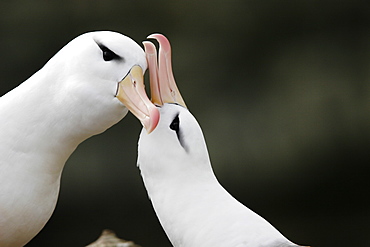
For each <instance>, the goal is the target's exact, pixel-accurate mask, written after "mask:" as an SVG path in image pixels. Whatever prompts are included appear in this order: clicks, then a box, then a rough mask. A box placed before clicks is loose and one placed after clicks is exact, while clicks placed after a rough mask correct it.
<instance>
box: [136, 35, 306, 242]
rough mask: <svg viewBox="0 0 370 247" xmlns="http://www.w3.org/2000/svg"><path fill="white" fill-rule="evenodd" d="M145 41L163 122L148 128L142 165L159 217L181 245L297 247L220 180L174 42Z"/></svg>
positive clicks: (141, 147) (140, 154)
mask: <svg viewBox="0 0 370 247" xmlns="http://www.w3.org/2000/svg"><path fill="white" fill-rule="evenodd" d="M148 38H154V39H157V40H158V42H159V45H160V50H159V58H158V60H159V61H158V63H159V67H158V66H157V61H156V60H157V58H156V48H155V46H154V44H153V43H151V42H149V41H146V42H144V47H145V51H146V53H147V59H148V66H149V73H150V85H151V94H152V101H153V103H154V104H156V105H157V106H158V107H159V111H160V120H159V123H158V126H157V127H156V128H155V129H154V131H153V132H152V133H150V134H148V133H147V132H146V131H142V132H141V134H140V139H139V145H138V162H137V164H138V167H139V169H140V171H141V176H142V178H143V181H144V185H145V187H146V190H147V192H148V195H149V198H150V200H151V202H152V205H153V208H154V210H155V212H156V214H157V217H158V219H159V221H160V223H161V225H162V227H163V229H164V231H165V232H166V234H167V236H168V238H169V240H170V241H171V243H172V245H173V246H175V247H194V246H202V247H214V246H222V247H297V246H299V245H296V244H294V243H292V242H291V241H289V240H288V239H287V238H285V237H284V236H283V235H282V234H281V233H280V232H279V231H278V230H277V229H276V228H274V227H273V226H272V225H271V224H270V223H269V222H267V221H266V220H265V219H264V218H262V217H261V216H259V215H258V214H256V213H254V212H253V211H252V210H250V209H249V208H247V207H246V206H244V205H243V204H241V203H240V202H239V201H237V200H236V199H235V198H234V197H233V196H231V195H230V194H229V193H228V192H227V191H226V190H225V189H224V188H223V187H222V185H220V183H219V182H218V180H217V178H216V176H215V174H214V172H213V170H212V166H211V162H210V158H209V155H208V151H207V146H206V142H205V140H204V137H203V134H202V130H201V127H200V126H199V124H198V122H197V120H196V119H195V118H194V116H193V115H192V114H191V113H190V112H189V110H188V109H187V108H186V105H185V103H184V101H183V98H182V97H181V95H180V92H179V91H178V88H177V87H176V84H175V80H174V77H173V73H172V68H171V60H170V59H171V49H170V44H169V41H168V40H167V39H166V38H165V37H164V36H163V35H160V34H154V35H150V36H149V37H148Z"/></svg>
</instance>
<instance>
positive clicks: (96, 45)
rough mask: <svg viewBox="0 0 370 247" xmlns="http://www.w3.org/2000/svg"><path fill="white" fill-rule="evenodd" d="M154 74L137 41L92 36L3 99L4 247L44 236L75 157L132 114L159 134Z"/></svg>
mask: <svg viewBox="0 0 370 247" xmlns="http://www.w3.org/2000/svg"><path fill="white" fill-rule="evenodd" d="M146 67H147V63H146V58H145V53H144V51H143V50H142V48H141V47H140V46H139V45H138V44H136V43H135V42H134V41H133V40H131V39H130V38H128V37H126V36H124V35H121V34H118V33H114V32H108V31H103V32H92V33H86V34H83V35H81V36H79V37H77V38H76V39H74V40H72V41H71V42H70V43H68V44H67V45H66V46H65V47H63V48H62V49H61V50H60V51H59V52H58V53H57V54H56V55H55V56H54V57H52V58H51V59H50V60H49V61H48V62H47V63H46V64H45V66H44V67H43V68H42V69H40V70H39V71H38V72H36V73H35V74H34V75H33V76H32V77H30V78H29V79H28V80H26V81H25V82H23V83H22V84H20V85H19V86H18V87H17V88H15V89H13V90H12V91H10V92H9V93H7V94H5V95H4V96H2V97H1V98H0V246H2V247H6V246H12V247H14V246H23V245H25V244H26V243H27V242H28V241H29V240H30V239H32V238H33V237H34V236H35V235H36V234H37V233H38V232H39V231H40V230H41V229H42V228H43V226H44V225H45V223H46V222H47V221H48V219H49V218H50V216H51V214H52V212H53V210H54V208H55V205H56V202H57V198H58V193H59V184H60V176H61V173H62V170H63V167H64V164H65V162H66V160H67V159H68V157H69V156H70V155H71V153H72V152H73V151H74V150H75V149H76V147H77V146H78V144H80V143H81V142H82V141H84V140H85V139H87V138H89V137H91V136H92V135H96V134H99V133H101V132H103V131H105V130H106V129H107V128H109V127H111V126H112V125H114V124H115V123H117V122H118V121H120V120H121V119H122V118H123V117H124V116H125V115H126V114H127V111H128V110H127V108H126V106H127V107H129V108H130V110H132V111H133V112H134V114H135V115H136V116H137V117H138V118H139V119H140V120H141V121H142V123H143V125H144V126H146V127H147V128H148V130H149V131H151V130H152V129H153V128H154V127H155V125H156V123H157V121H158V111H157V110H156V109H154V108H155V107H154V105H152V104H151V103H150V101H149V99H147V98H146V94H145V93H143V92H144V89H143V87H144V86H143V73H144V71H145V70H146ZM124 104H125V105H124Z"/></svg>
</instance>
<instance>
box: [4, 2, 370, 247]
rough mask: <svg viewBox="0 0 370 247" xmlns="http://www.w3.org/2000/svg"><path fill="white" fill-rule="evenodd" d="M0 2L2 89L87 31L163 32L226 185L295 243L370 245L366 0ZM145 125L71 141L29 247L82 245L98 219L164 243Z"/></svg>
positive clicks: (148, 241)
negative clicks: (148, 169) (146, 167)
mask: <svg viewBox="0 0 370 247" xmlns="http://www.w3.org/2000/svg"><path fill="white" fill-rule="evenodd" d="M0 13H1V14H0V31H1V38H0V53H1V60H0V62H1V64H0V70H1V74H0V79H1V84H0V93H1V95H2V94H4V93H6V92H7V91H9V90H11V89H12V88H14V87H16V86H17V85H18V84H20V83H21V82H22V81H24V80H25V79H27V78H28V77H29V76H31V75H32V74H33V73H34V72H36V71H37V70H38V69H39V68H41V67H42V66H43V64H44V63H45V62H46V61H47V60H48V59H49V58H50V57H51V56H53V55H54V54H55V53H56V52H57V51H58V50H59V49H60V48H61V47H62V46H63V45H65V44H66V43H67V42H69V41H70V40H71V39H73V38H74V37H76V36H78V35H80V34H82V33H84V32H88V31H93V30H114V31H118V32H121V33H123V34H126V35H128V36H130V37H132V38H133V39H134V40H136V41H137V42H139V43H140V42H141V41H143V40H145V37H146V36H147V35H149V34H151V33H153V32H161V33H163V34H165V35H166V36H167V37H168V38H169V39H170V41H171V43H172V48H173V68H174V73H175V77H176V79H177V83H178V85H179V87H180V89H181V91H182V94H183V96H184V98H185V100H186V103H187V105H188V107H189V108H190V110H191V111H192V113H193V114H194V115H195V116H196V117H197V119H198V121H199V122H200V124H201V126H202V128H203V131H204V134H205V137H206V140H207V143H208V148H209V152H210V156H211V159H212V162H213V167H214V170H215V172H216V175H217V176H218V178H219V180H220V182H221V183H222V184H223V185H224V186H225V187H226V189H227V190H228V191H229V192H230V193H231V194H233V195H234V196H235V197H236V198H237V199H239V200H240V201H241V202H243V203H244V204H246V205H247V206H248V207H250V208H251V209H253V210H254V211H256V212H257V213H259V214H260V215H262V216H263V217H265V218H266V219H267V220H269V221H270V222H271V223H272V224H273V225H274V226H275V227H276V228H278V229H279V230H280V231H281V232H282V233H283V234H284V235H285V236H287V237H288V238H289V239H291V240H292V241H294V242H297V243H301V244H310V245H312V246H314V247H320V246H369V245H370V240H369V234H370V226H369V221H370V207H369V186H370V183H369V172H370V162H369V161H370V159H369V155H370V152H369V151H370V150H369V149H370V145H369V144H370V4H369V3H368V2H367V1H354V0H347V1H308V0H305V1H294V0H291V1H273V0H266V1H261V0H230V1H199V0H193V1H169V0H159V1H149V0H146V1H122V0H121V1H118V0H117V1H111V0H104V1H102V0H100V1H87V0H84V1H82V0H80V1H71V0H66V1H59V2H57V1H26V0H23V1H1V2H0ZM50 83H53V82H52V81H51V82H50ZM0 118H1V116H0ZM140 130H141V126H140V124H139V122H138V121H137V120H136V119H135V118H134V117H133V116H132V115H131V114H129V115H128V116H127V117H126V118H125V119H124V120H123V121H121V122H120V123H119V124H117V125H116V126H114V127H112V128H111V129H109V130H108V131H106V132H105V133H103V134H101V135H98V136H95V137H93V138H91V139H89V140H87V141H86V142H84V143H83V144H81V145H80V146H79V148H78V149H77V150H76V151H75V153H74V154H73V155H72V156H71V158H70V159H69V161H68V162H67V164H66V167H65V169H64V173H63V176H62V185H61V193H60V199H59V202H58V205H57V208H56V210H55V213H54V215H53V216H52V218H51V220H50V221H49V222H48V223H47V225H46V227H45V228H44V229H43V230H42V231H41V233H40V234H39V235H38V236H37V237H36V238H34V239H33V240H32V241H31V242H30V243H29V244H28V245H27V246H29V247H33V246H84V245H86V244H88V243H90V242H92V241H94V240H95V239H96V238H97V237H98V235H99V234H100V232H101V230H102V229H104V228H109V229H112V230H114V231H116V232H117V234H118V235H119V236H120V237H123V238H125V239H129V240H133V241H135V242H137V243H138V244H141V245H142V246H143V247H150V246H152V247H153V246H155V247H157V246H161V247H162V246H163V247H165V246H171V245H170V243H169V241H168V240H167V238H166V236H165V234H164V232H163V231H162V229H161V227H160V225H159V223H158V221H157V219H156V216H155V214H154V212H153V210H152V208H151V204H150V202H149V200H148V197H147V195H146V191H145V188H144V187H143V184H142V181H141V177H140V173H139V171H138V169H137V168H136V144H137V140H138V135H139V132H140Z"/></svg>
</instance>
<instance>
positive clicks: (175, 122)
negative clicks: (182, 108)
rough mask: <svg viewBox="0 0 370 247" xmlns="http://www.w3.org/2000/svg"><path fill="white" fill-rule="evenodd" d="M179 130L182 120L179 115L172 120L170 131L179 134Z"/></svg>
mask: <svg viewBox="0 0 370 247" xmlns="http://www.w3.org/2000/svg"><path fill="white" fill-rule="evenodd" d="M179 128H180V119H179V115H176V117H175V118H174V119H173V120H172V123H171V124H170V129H172V130H174V131H176V133H178V132H179Z"/></svg>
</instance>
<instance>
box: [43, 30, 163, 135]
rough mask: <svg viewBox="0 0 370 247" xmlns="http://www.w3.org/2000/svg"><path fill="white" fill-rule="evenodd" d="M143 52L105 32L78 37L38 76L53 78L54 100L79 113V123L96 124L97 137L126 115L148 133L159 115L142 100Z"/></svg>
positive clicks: (122, 38) (122, 37) (148, 102)
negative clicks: (43, 73)
mask: <svg viewBox="0 0 370 247" xmlns="http://www.w3.org/2000/svg"><path fill="white" fill-rule="evenodd" d="M146 69H147V62H146V57H145V52H144V51H143V49H142V48H141V47H140V46H139V45H138V44H137V43H136V42H135V41H133V40H132V39H130V38H129V37H127V36H124V35H122V34H119V33H115V32H110V31H99V32H90V33H86V34H83V35H80V36H78V37H77V38H75V39H74V40H72V41H71V42H69V43H68V44H67V45H66V46H65V47H63V48H62V49H61V50H60V51H59V52H58V53H57V54H56V55H55V56H54V57H53V58H51V59H50V61H49V62H48V63H47V64H46V65H45V66H44V68H43V69H42V71H44V72H45V73H49V74H51V75H52V77H54V78H53V80H54V82H51V83H53V84H54V87H55V90H54V92H55V91H56V93H55V94H56V95H55V100H56V101H58V99H59V101H60V102H63V104H66V105H67V108H68V104H69V110H70V111H73V110H76V107H81V109H83V112H82V113H80V114H81V116H82V117H81V119H82V120H83V119H86V120H88V121H90V124H91V123H93V122H94V121H95V122H96V124H99V123H100V124H101V126H104V128H103V127H101V130H99V126H97V127H96V131H97V132H101V131H104V130H105V129H106V128H108V127H110V126H111V125H113V124H115V123H116V122H118V121H119V120H120V119H122V118H123V117H124V116H125V115H126V114H127V111H128V110H127V109H129V110H130V111H131V112H132V113H133V114H134V115H135V116H136V117H137V118H138V119H139V120H140V121H141V123H142V124H143V126H144V127H145V128H146V129H147V131H148V132H151V131H152V130H153V129H154V128H155V126H156V124H157V123H158V118H159V115H158V110H157V109H156V108H155V106H154V105H153V104H152V103H151V102H150V100H149V99H148V98H147V96H146V93H145V90H144V80H143V74H144V72H145V70H146Z"/></svg>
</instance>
